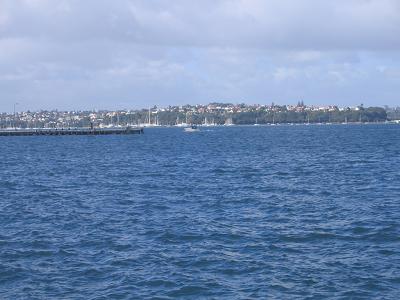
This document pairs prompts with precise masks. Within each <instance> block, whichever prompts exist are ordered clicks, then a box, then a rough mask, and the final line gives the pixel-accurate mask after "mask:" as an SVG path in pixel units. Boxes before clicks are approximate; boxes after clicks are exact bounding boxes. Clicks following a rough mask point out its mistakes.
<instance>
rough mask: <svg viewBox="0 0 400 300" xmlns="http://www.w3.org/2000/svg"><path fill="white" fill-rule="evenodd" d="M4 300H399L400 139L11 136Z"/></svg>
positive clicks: (3, 151)
mask: <svg viewBox="0 0 400 300" xmlns="http://www.w3.org/2000/svg"><path fill="white" fill-rule="evenodd" d="M0 158H1V159H0V299H176V298H180V299H326V298H329V299H346V298H350V299H399V297H400V126H398V125H364V126H361V125H331V126H269V127H262V126H249V127H234V126H233V127H223V128H221V127H219V128H213V127H208V128H202V129H201V132H198V133H184V132H183V129H182V128H159V129H146V130H145V134H144V135H132V136H96V137H91V136H86V137H85V136H60V137H1V138H0Z"/></svg>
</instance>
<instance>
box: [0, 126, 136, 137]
mask: <svg viewBox="0 0 400 300" xmlns="http://www.w3.org/2000/svg"><path fill="white" fill-rule="evenodd" d="M143 133H144V131H143V128H132V127H124V128H43V129H4V130H0V136H35V135H110V134H143Z"/></svg>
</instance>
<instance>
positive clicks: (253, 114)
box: [0, 102, 400, 128]
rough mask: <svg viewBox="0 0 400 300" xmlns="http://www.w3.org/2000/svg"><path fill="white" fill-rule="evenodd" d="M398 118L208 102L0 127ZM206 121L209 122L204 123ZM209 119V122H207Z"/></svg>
mask: <svg viewBox="0 0 400 300" xmlns="http://www.w3.org/2000/svg"><path fill="white" fill-rule="evenodd" d="M388 119H393V120H395V119H400V108H389V107H386V108H385V109H383V108H364V107H363V105H360V106H357V107H338V106H334V105H330V106H315V105H311V106H307V105H305V104H304V103H303V102H299V103H298V104H297V105H275V104H274V103H272V104H270V105H261V104H254V105H248V104H231V103H216V102H214V103H209V104H207V105H183V106H168V107H163V108H159V107H156V106H154V107H152V108H148V109H141V110H118V111H107V110H100V111H57V110H53V111H35V112H30V111H26V112H17V113H15V114H7V113H2V114H0V127H1V128H10V127H11V128H12V127H18V128H68V127H87V126H91V124H95V126H99V127H113V126H126V125H145V124H147V125H149V124H151V125H179V124H186V123H192V124H202V123H204V122H212V124H216V125H218V124H219V125H221V124H224V123H226V122H227V121H229V122H232V123H235V124H251V123H260V124H263V123H275V122H276V123H302V122H355V121H360V122H376V121H386V120H388ZM207 120H208V121H207ZM210 120H212V121H210Z"/></svg>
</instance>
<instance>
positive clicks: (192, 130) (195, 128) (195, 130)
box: [184, 125, 200, 132]
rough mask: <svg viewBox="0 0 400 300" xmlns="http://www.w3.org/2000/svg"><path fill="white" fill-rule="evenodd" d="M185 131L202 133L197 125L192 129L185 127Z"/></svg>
mask: <svg viewBox="0 0 400 300" xmlns="http://www.w3.org/2000/svg"><path fill="white" fill-rule="evenodd" d="M184 130H185V132H197V131H200V129H199V128H197V126H196V125H192V126H190V127H185V128H184Z"/></svg>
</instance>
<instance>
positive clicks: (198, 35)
mask: <svg viewBox="0 0 400 300" xmlns="http://www.w3.org/2000/svg"><path fill="white" fill-rule="evenodd" d="M399 90H400V1H399V0H332V1H329V0H326V1H321V0H192V1H187V0H84V1H82V0H0V111H12V110H13V107H14V104H15V103H18V104H17V106H16V107H17V110H18V111H22V110H40V109H59V110H77V109H79V110H81V109H90V110H91V109H135V108H144V107H149V106H153V105H157V106H168V105H183V104H197V103H203V104H205V103H209V102H215V101H218V102H231V103H248V104H253V103H260V104H270V103H272V102H274V103H276V104H295V103H297V102H298V101H301V100H302V101H304V103H305V104H308V105H327V104H335V105H339V106H355V105H359V104H361V103H363V104H364V106H383V105H389V106H397V105H400V93H399Z"/></svg>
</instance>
